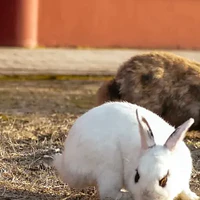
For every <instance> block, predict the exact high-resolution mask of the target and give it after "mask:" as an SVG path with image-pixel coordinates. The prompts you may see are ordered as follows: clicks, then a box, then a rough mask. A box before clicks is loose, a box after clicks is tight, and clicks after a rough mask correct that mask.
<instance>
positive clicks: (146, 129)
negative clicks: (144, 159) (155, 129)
mask: <svg viewBox="0 0 200 200" xmlns="http://www.w3.org/2000/svg"><path fill="white" fill-rule="evenodd" d="M136 116H137V120H138V123H139V132H140V137H141V147H142V149H144V150H145V149H148V148H151V147H153V146H155V145H156V144H155V141H154V136H153V133H152V130H151V128H150V126H149V123H148V122H147V120H146V119H145V118H144V117H143V116H142V115H140V114H139V112H138V109H137V110H136Z"/></svg>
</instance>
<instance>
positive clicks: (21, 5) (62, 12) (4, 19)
mask: <svg viewBox="0 0 200 200" xmlns="http://www.w3.org/2000/svg"><path fill="white" fill-rule="evenodd" d="M199 8H200V1H198V0H84V1H81V0H56V1H55V0H1V1H0V28H1V31H0V45H16V46H28V47H30V46H37V45H39V46H47V47H48V46H54V47H57V46H62V47H74V46H82V47H133V48H174V49H176V48H186V49H197V48H198V49H200V37H199V35H200V14H199Z"/></svg>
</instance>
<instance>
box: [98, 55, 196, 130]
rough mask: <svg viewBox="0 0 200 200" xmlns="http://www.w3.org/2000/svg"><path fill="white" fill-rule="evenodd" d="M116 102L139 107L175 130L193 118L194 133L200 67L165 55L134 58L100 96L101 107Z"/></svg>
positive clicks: (108, 83)
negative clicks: (121, 101)
mask: <svg viewBox="0 0 200 200" xmlns="http://www.w3.org/2000/svg"><path fill="white" fill-rule="evenodd" d="M113 84H115V86H116V87H115V90H114V91H113V90H111V89H110V88H112V85H113ZM113 100H124V101H128V102H131V103H136V104H138V105H140V106H143V107H145V108H147V109H149V110H151V111H153V112H155V113H157V114H159V115H160V116H161V117H163V118H164V119H165V120H166V121H168V122H169V123H170V124H172V125H174V126H178V125H180V124H181V123H183V122H184V121H185V120H187V119H188V118H190V117H193V118H194V119H195V124H194V125H193V126H192V128H191V129H194V130H199V129H200V64H199V63H197V62H193V61H191V60H188V59H185V58H182V57H180V56H177V55H174V54H171V53H165V52H150V53H145V54H141V55H137V56H134V57H132V58H131V59H129V60H128V61H127V62H125V63H124V64H122V65H121V66H120V67H119V69H118V71H117V74H116V76H115V78H114V79H113V80H112V81H110V82H107V83H104V84H103V85H102V86H101V87H100V88H99V90H98V92H97V104H98V105H100V104H102V103H104V102H106V101H113Z"/></svg>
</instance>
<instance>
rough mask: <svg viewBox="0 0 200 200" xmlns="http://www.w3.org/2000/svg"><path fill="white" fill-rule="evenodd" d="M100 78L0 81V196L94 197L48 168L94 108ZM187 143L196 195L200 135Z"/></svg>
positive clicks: (199, 176)
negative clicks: (79, 120)
mask: <svg viewBox="0 0 200 200" xmlns="http://www.w3.org/2000/svg"><path fill="white" fill-rule="evenodd" d="M100 84H101V82H100V81H96V80H95V81H94V80H85V81H81V80H69V81H58V80H45V81H44V80H43V81H42V80H41V81H17V80H16V81H15V80H13V81H10V80H9V81H8V80H5V81H3V80H2V81H0V199H2V200H11V199H12V200H13V199H16V200H24V199H29V200H41V199H44V200H45V199H48V200H51V199H52V200H58V199H59V200H61V199H62V200H64V199H65V200H66V199H71V200H79V199H83V200H86V199H98V197H97V192H96V190H95V189H94V188H86V189H83V190H81V191H76V190H74V189H72V188H71V189H70V188H69V187H68V186H67V185H65V184H63V183H62V182H61V181H60V180H59V178H58V177H57V176H56V172H55V170H54V169H53V168H52V167H51V161H52V156H53V155H54V154H55V153H56V152H60V151H62V148H63V141H64V139H65V137H66V136H67V133H68V130H69V129H70V127H71V126H72V124H73V122H74V120H75V119H76V118H77V117H78V116H80V115H81V114H83V113H84V112H85V111H87V110H88V109H89V108H91V107H93V106H94V99H95V93H96V90H97V88H98V87H99V86H100ZM186 142H187V144H188V146H189V148H190V149H191V151H192V156H193V158H194V170H193V175H192V179H191V187H192V190H193V191H195V192H196V193H197V194H198V195H200V136H199V133H198V132H190V133H189V134H188V135H187V138H186Z"/></svg>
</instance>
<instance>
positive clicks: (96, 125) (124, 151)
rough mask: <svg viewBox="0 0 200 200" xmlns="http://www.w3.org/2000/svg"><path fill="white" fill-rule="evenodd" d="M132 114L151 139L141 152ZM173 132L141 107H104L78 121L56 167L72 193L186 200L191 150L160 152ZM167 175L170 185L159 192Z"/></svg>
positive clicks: (182, 146)
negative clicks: (87, 190)
mask: <svg viewBox="0 0 200 200" xmlns="http://www.w3.org/2000/svg"><path fill="white" fill-rule="evenodd" d="M136 109H138V111H139V112H140V114H141V115H142V116H144V117H145V119H146V120H147V121H148V123H149V125H150V127H151V130H152V132H153V135H154V138H155V143H156V146H155V147H153V148H149V149H147V150H145V151H142V149H141V139H140V134H139V128H138V121H137V118H136ZM174 130H175V129H174V127H172V126H170V125H169V124H168V123H166V122H165V121H164V120H163V119H161V118H160V117H159V116H158V115H156V114H154V113H152V112H151V111H149V110H146V109H145V108H142V107H140V106H137V105H134V104H131V103H127V102H109V103H105V104H103V105H101V106H98V107H96V108H93V109H91V110H89V111H88V112H86V113H85V114H84V115H82V116H81V117H79V118H78V119H77V120H76V122H75V123H74V125H73V126H72V128H71V130H70V131H69V135H68V137H67V139H66V141H65V145H64V147H65V148H64V152H63V154H62V155H56V156H55V160H54V165H55V167H56V169H57V170H58V172H59V174H60V177H61V178H62V180H63V181H64V182H66V183H67V184H69V186H71V187H76V188H83V187H86V186H90V185H96V186H97V188H98V190H99V193H100V197H101V199H104V198H105V197H110V198H113V199H119V197H120V195H121V193H120V189H121V188H125V189H126V190H128V191H129V192H130V193H131V194H132V195H133V196H134V199H135V200H147V199H148V200H156V199H157V200H159V199H162V200H172V199H173V198H174V197H176V196H177V195H178V194H179V193H184V194H185V193H186V192H187V193H188V195H186V196H189V195H191V196H192V195H194V193H192V192H191V191H190V189H189V180H190V175H191V170H192V159H191V156H190V152H189V149H188V148H187V147H186V145H185V144H184V142H182V141H181V142H180V143H179V144H178V145H177V148H176V150H175V151H173V152H171V151H169V150H168V149H167V148H165V147H163V145H164V144H165V142H166V140H167V139H168V137H169V136H170V134H171V133H172V132H173V131H174ZM136 169H138V171H139V174H140V179H139V181H138V183H135V182H134V177H135V174H136ZM168 170H169V172H170V175H169V177H168V182H167V185H166V187H164V188H162V187H160V186H159V184H158V181H159V180H160V179H162V178H163V177H164V176H165V175H166V173H167V171H168ZM188 191H189V192H188ZM193 199H197V196H196V195H195V196H194V198H193Z"/></svg>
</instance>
